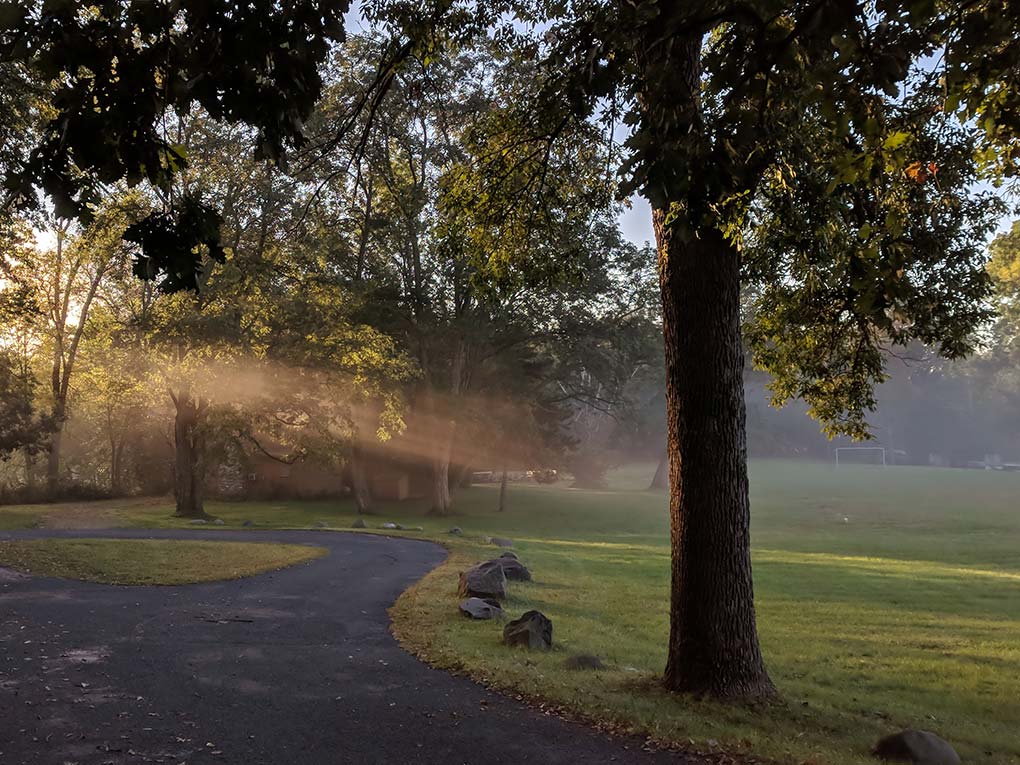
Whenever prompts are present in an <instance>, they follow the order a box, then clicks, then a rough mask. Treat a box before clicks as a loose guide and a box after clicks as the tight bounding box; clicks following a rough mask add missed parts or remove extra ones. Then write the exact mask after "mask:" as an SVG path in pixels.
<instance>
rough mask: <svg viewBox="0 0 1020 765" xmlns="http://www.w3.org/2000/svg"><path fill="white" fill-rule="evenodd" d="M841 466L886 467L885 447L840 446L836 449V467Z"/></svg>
mask: <svg viewBox="0 0 1020 765" xmlns="http://www.w3.org/2000/svg"><path fill="white" fill-rule="evenodd" d="M840 465H881V466H882V467H885V465H886V462H885V447H884V446H840V447H837V449H836V467H839V466H840Z"/></svg>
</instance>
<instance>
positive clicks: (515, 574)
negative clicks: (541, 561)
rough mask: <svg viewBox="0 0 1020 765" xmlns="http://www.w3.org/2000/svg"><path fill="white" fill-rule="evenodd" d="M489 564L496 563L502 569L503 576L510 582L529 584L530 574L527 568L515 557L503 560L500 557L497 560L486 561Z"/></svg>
mask: <svg viewBox="0 0 1020 765" xmlns="http://www.w3.org/2000/svg"><path fill="white" fill-rule="evenodd" d="M488 562H489V563H496V564H498V565H499V566H500V568H502V569H503V574H504V575H505V576H506V578H507V579H509V580H510V581H512V582H530V581H531V572H530V571H529V570H528V567H527V566H525V565H524V564H523V563H521V562H520V560H519V559H518V558H516V557H514V558H505V557H503V556H502V555H501V556H499V557H498V558H495V559H493V560H490V561H488Z"/></svg>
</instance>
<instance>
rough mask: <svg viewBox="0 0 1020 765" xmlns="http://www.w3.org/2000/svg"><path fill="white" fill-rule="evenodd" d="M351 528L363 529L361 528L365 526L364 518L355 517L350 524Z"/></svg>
mask: <svg viewBox="0 0 1020 765" xmlns="http://www.w3.org/2000/svg"><path fill="white" fill-rule="evenodd" d="M351 528H352V529H363V528H365V519H364V518H356V519H355V520H354V523H352V524H351Z"/></svg>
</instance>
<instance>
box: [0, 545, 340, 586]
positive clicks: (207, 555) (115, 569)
mask: <svg viewBox="0 0 1020 765" xmlns="http://www.w3.org/2000/svg"><path fill="white" fill-rule="evenodd" d="M326 552H327V551H326V549H325V548H323V547H311V546H307V545H283V544H265V543H250V542H206V541H195V540H163V539H160V540H156V539H22V540H16V541H0V566H4V567H7V568H12V569H14V570H16V571H21V572H23V573H27V574H33V575H35V576H55V577H62V578H65V579H82V580H85V581H89V582H99V583H101V584H134V585H139V584H190V583H194V582H211V581H217V580H221V579H240V578H241V577H245V576H252V575H254V574H261V573H264V572H266V571H274V570H276V569H281V568H284V567H286V566H292V565H294V564H296V563H304V562H306V561H310V560H314V559H315V558H319V557H321V556H323V555H325V554H326Z"/></svg>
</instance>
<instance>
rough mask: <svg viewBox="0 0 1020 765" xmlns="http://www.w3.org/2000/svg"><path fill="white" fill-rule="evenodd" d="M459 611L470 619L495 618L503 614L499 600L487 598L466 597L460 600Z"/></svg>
mask: <svg viewBox="0 0 1020 765" xmlns="http://www.w3.org/2000/svg"><path fill="white" fill-rule="evenodd" d="M460 612H461V613H462V614H464V616H469V617H471V618H472V619H497V618H500V617H502V616H503V609H502V608H500V605H499V602H498V601H496V600H493V599H492V598H489V599H488V600H483V599H482V598H468V599H467V600H462V601H461V602H460Z"/></svg>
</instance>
